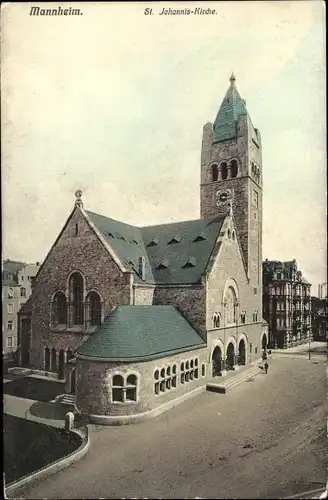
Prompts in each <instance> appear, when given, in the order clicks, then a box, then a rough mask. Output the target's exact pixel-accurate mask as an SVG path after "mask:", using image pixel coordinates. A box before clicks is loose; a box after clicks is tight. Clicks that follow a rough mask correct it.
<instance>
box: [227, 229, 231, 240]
mask: <svg viewBox="0 0 328 500" xmlns="http://www.w3.org/2000/svg"><path fill="white" fill-rule="evenodd" d="M230 238H231V231H230V229H228V239H229V240H230Z"/></svg>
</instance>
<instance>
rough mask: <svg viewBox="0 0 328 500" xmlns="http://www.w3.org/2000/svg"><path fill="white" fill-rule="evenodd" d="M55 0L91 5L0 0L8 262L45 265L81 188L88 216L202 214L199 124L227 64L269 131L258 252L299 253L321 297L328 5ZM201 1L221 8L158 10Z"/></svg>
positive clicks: (132, 219) (285, 256)
mask: <svg viewBox="0 0 328 500" xmlns="http://www.w3.org/2000/svg"><path fill="white" fill-rule="evenodd" d="M33 5H34V6H35V5H36V4H35V3H34V4H33ZM38 5H39V6H40V7H41V8H47V7H48V8H55V7H57V4H56V5H55V4H54V3H52V4H47V3H42V2H40V3H39V4H38ZM60 5H61V6H62V8H65V7H66V8H68V7H69V6H74V8H80V9H81V12H82V14H81V15H80V16H48V17H44V16H30V15H29V13H30V8H31V4H28V3H26V4H25V3H24V4H19V3H17V4H16V3H13V4H10V3H9V4H2V8H1V11H2V12H1V14H2V15H1V32H2V40H1V53H2V76H1V78H2V82H1V84H2V110H1V124H2V222H3V224H2V228H3V229H2V231H3V233H2V241H3V257H4V258H11V259H16V260H23V261H27V262H35V261H40V262H42V261H43V259H44V258H45V256H46V255H47V253H48V251H49V250H50V248H51V246H52V244H53V242H54V241H55V239H56V238H57V236H58V234H59V232H60V231H61V229H62V227H63V225H64V224H65V222H66V220H67V218H68V216H69V214H70V213H71V211H72V209H73V206H74V201H75V196H74V193H75V191H76V190H77V189H81V190H82V192H83V201H84V207H85V208H86V209H87V210H90V211H93V212H96V213H101V214H103V215H106V216H107V217H110V218H113V219H117V220H120V221H124V222H126V223H130V224H135V225H147V224H156V223H165V222H174V221H181V220H190V219H197V218H199V216H200V196H199V183H200V152H201V141H202V129H203V125H204V124H205V123H207V122H209V121H210V122H212V123H213V121H214V119H215V116H216V114H217V111H218V109H219V106H220V104H221V101H222V99H223V97H224V95H225V93H226V90H227V88H228V86H229V77H230V74H231V72H232V71H233V72H234V74H235V76H236V85H237V88H238V90H239V92H240V94H241V96H242V97H243V98H244V99H245V100H246V102H247V109H248V112H249V114H250V116H251V119H252V122H253V124H254V126H255V127H256V128H258V129H259V130H260V132H261V136H262V147H263V177H264V215H263V258H268V259H274V260H291V259H293V258H296V260H297V263H298V267H299V269H301V270H302V272H303V275H304V276H305V277H306V279H307V280H308V281H310V282H311V283H312V284H313V287H312V293H314V294H316V292H317V284H318V283H322V282H326V281H327V266H326V263H327V253H326V246H327V234H326V222H325V221H326V215H327V206H326V171H327V167H326V116H325V108H326V96H325V87H326V82H325V6H324V2H320V1H316V0H314V1H288V2H287V1H286V2H284V1H280V2H273V1H272V2H265V1H263V2H248V1H243V2H227V3H226V2H200V3H198V2H154V3H153V4H150V3H149V2H147V3H142V2H140V3H128V2H126V3H123V2H122V3H106V2H104V3H94V4H92V3H83V4H82V3H81V4H78V3H76V4H73V3H65V2H62V3H60ZM197 6H198V7H201V8H205V9H206V8H208V7H209V8H211V9H215V10H216V14H215V15H207V16H205V15H203V16H201V15H200V16H196V15H190V16H181V15H180V16H169V15H166V16H165V15H159V13H160V12H161V11H162V9H163V7H164V8H167V9H168V8H171V9H183V8H195V7H197ZM146 7H148V8H150V7H152V8H153V15H152V16H146V15H145V14H144V11H145V8H146Z"/></svg>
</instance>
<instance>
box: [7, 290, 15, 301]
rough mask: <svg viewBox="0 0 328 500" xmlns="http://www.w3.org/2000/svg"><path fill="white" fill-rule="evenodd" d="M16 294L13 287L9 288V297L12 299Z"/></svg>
mask: <svg viewBox="0 0 328 500" xmlns="http://www.w3.org/2000/svg"><path fill="white" fill-rule="evenodd" d="M13 296H14V290H13V289H12V288H8V299H12V298H13Z"/></svg>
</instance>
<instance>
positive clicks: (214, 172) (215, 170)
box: [211, 165, 219, 182]
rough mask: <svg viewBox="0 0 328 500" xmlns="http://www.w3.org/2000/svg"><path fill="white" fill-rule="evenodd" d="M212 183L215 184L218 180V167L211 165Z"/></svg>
mask: <svg viewBox="0 0 328 500" xmlns="http://www.w3.org/2000/svg"><path fill="white" fill-rule="evenodd" d="M211 170H212V181H213V182H216V181H217V180H218V178H219V171H218V166H217V165H212V168H211Z"/></svg>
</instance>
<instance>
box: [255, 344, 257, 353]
mask: <svg viewBox="0 0 328 500" xmlns="http://www.w3.org/2000/svg"><path fill="white" fill-rule="evenodd" d="M255 354H257V346H255Z"/></svg>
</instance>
